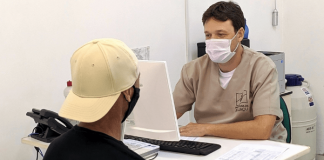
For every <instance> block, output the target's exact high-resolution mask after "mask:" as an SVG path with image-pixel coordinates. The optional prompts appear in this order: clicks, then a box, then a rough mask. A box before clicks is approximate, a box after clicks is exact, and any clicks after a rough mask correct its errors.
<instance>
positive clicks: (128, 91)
mask: <svg viewBox="0 0 324 160" xmlns="http://www.w3.org/2000/svg"><path fill="white" fill-rule="evenodd" d="M122 94H124V97H125V98H126V100H127V101H128V102H130V101H131V88H129V89H127V90H126V91H123V92H122Z"/></svg>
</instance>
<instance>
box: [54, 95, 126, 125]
mask: <svg viewBox="0 0 324 160" xmlns="http://www.w3.org/2000/svg"><path fill="white" fill-rule="evenodd" d="M119 95H120V93H117V94H115V95H111V96H108V97H101V98H82V97H79V96H77V95H75V94H74V93H73V92H72V90H71V91H70V93H69V94H68V96H67V97H66V99H65V101H64V103H63V105H62V107H61V109H60V112H59V115H60V116H62V117H65V118H69V119H73V120H77V121H80V122H95V121H97V120H99V119H101V118H102V117H103V116H104V115H106V114H107V113H108V111H109V110H110V109H111V107H112V106H113V105H114V104H115V102H116V101H117V99H118V97H119Z"/></svg>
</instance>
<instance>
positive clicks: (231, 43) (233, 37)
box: [231, 31, 240, 52]
mask: <svg viewBox="0 0 324 160" xmlns="http://www.w3.org/2000/svg"><path fill="white" fill-rule="evenodd" d="M238 32H239V31H237V32H236V34H235V36H234V37H233V38H232V39H231V44H232V40H233V39H234V38H235V37H236V35H237V34H238ZM239 44H240V42H237V45H236V47H235V49H234V51H233V52H236V50H237V48H238V46H239Z"/></svg>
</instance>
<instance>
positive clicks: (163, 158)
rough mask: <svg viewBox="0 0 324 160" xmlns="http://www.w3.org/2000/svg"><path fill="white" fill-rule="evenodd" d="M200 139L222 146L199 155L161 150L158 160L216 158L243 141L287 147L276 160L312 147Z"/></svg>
mask: <svg viewBox="0 0 324 160" xmlns="http://www.w3.org/2000/svg"><path fill="white" fill-rule="evenodd" d="M198 141H200V142H208V143H217V144H220V145H221V146H222V147H221V148H220V149H219V150H217V151H215V152H212V153H210V154H209V155H207V156H197V155H190V154H182V153H174V152H167V151H160V152H159V155H158V156H157V158H156V160H177V159H186V160H200V159H201V160H215V159H216V158H217V157H220V156H221V155H223V154H225V153H226V152H228V151H230V150H231V149H233V148H234V147H236V146H238V145H239V144H242V143H250V144H262V145H273V146H281V147H287V148H288V149H287V150H286V151H285V152H284V153H283V154H282V155H280V156H279V157H278V158H277V159H276V160H293V159H296V158H298V157H301V156H303V155H305V154H307V153H308V152H310V147H308V146H301V145H295V144H287V143H280V142H274V141H270V140H234V139H226V138H218V137H200V138H199V139H198Z"/></svg>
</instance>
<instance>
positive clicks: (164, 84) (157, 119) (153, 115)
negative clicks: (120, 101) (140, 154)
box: [124, 61, 221, 155]
mask: <svg viewBox="0 0 324 160" xmlns="http://www.w3.org/2000/svg"><path fill="white" fill-rule="evenodd" d="M138 67H139V71H140V80H139V81H140V89H141V90H140V98H139V100H138V101H137V103H136V106H135V108H134V110H133V112H132V114H131V115H130V116H129V117H128V118H127V119H126V121H125V127H124V134H125V136H124V139H125V140H128V139H133V140H137V141H142V142H145V143H149V144H153V145H158V146H160V150H167V151H173V152H181V153H188V154H196V155H207V154H209V153H211V152H213V151H215V150H217V149H219V148H220V147H221V146H220V145H218V144H211V143H203V142H195V141H187V140H180V133H179V128H178V121H177V116H176V112H175V107H174V102H173V96H172V90H171V86H170V81H169V74H168V69H167V65H166V62H161V61H139V62H138ZM134 151H135V152H136V150H134Z"/></svg>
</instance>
